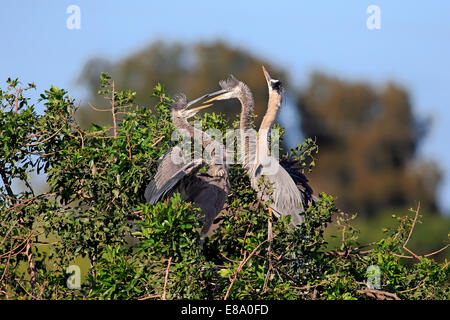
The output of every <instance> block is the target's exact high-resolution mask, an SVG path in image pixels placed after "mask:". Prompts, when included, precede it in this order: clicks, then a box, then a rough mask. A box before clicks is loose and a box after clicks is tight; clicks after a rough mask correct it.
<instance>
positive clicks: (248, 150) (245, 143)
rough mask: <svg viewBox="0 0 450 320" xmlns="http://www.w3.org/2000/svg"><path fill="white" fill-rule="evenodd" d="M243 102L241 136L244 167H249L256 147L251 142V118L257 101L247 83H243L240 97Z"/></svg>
mask: <svg viewBox="0 0 450 320" xmlns="http://www.w3.org/2000/svg"><path fill="white" fill-rule="evenodd" d="M238 99H239V102H240V103H241V117H240V137H241V150H240V152H241V157H242V161H243V165H244V167H247V166H248V164H249V161H250V154H252V153H254V152H255V148H254V147H253V144H252V143H251V140H250V139H251V133H252V132H251V129H252V125H251V118H252V115H253V110H254V107H255V103H254V100H253V95H252V92H251V91H250V89H249V88H248V87H247V85H244V84H243V85H242V88H241V94H240V95H239V97H238Z"/></svg>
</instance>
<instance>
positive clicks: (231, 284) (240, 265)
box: [223, 239, 269, 300]
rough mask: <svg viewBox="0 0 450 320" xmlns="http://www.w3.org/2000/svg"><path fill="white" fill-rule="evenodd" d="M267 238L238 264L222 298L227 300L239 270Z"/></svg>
mask: <svg viewBox="0 0 450 320" xmlns="http://www.w3.org/2000/svg"><path fill="white" fill-rule="evenodd" d="M268 240H269V239H266V240H264V241H263V242H261V243H260V244H258V245H257V246H256V248H255V249H253V251H252V252H251V253H250V255H249V256H248V257H247V258H244V260H243V261H242V262H241V263H240V264H239V266H238V268H237V269H236V272H235V273H234V276H233V279H232V280H231V283H230V286H229V287H228V290H227V293H226V294H225V298H223V300H227V298H228V295H229V294H230V290H231V288H232V287H233V284H234V282H235V281H236V278H237V275H238V274H239V273H240V272H241V270H242V268H243V267H244V265H245V264H246V263H247V262H248V260H250V258H251V257H252V256H253V255H254V254H255V253H256V251H257V250H258V248H259V247H261V246H262V245H263V244H264V243H266V242H267V241H268Z"/></svg>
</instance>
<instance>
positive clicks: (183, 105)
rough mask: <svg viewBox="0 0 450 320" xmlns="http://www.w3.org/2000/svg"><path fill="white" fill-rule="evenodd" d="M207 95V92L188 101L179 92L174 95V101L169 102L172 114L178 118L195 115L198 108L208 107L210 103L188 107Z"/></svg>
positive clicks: (187, 117)
mask: <svg viewBox="0 0 450 320" xmlns="http://www.w3.org/2000/svg"><path fill="white" fill-rule="evenodd" d="M207 97H209V95H208V94H205V95H203V96H201V97H199V98H197V99H194V100H192V101H190V102H188V101H187V98H186V95H184V94H182V93H179V94H177V95H175V97H174V102H173V103H172V104H171V107H172V114H173V115H174V116H176V117H179V118H184V119H189V118H191V117H193V116H195V115H196V114H197V113H198V112H199V111H200V110H202V109H205V108H209V107H211V106H212V104H207V105H206V104H205V105H202V106H200V107H197V108H192V109H189V107H190V106H192V105H194V104H195V103H197V102H199V101H200V100H202V99H205V98H207Z"/></svg>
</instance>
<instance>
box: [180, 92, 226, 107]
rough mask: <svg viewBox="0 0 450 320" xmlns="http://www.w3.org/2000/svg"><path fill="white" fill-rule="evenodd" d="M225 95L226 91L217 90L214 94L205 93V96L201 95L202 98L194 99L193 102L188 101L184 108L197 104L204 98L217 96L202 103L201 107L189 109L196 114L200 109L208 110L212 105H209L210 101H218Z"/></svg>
mask: <svg viewBox="0 0 450 320" xmlns="http://www.w3.org/2000/svg"><path fill="white" fill-rule="evenodd" d="M225 93H227V91H226V90H219V91H215V92H212V93H207V94H205V95H203V96H201V97H199V98H197V99H194V100H192V101H190V102H189V103H188V104H187V106H186V108H189V107H190V106H192V105H194V104H196V103H197V102H199V101H201V100H203V99H205V98H209V97H212V96H216V95H217V96H216V97H214V98H212V99H210V100H208V101H205V102H203V104H202V105H201V106H199V107H196V108H192V109H190V111H193V112H197V111H199V110H201V109H206V108H209V107H211V106H212V105H213V104H212V103H210V102H211V101H214V100H216V99H219V98H220V97H221V96H222V95H223V94H225Z"/></svg>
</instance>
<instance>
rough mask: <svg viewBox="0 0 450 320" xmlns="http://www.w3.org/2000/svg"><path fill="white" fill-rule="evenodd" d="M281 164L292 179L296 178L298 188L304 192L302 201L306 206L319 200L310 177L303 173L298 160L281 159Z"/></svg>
mask: <svg viewBox="0 0 450 320" xmlns="http://www.w3.org/2000/svg"><path fill="white" fill-rule="evenodd" d="M280 165H281V166H282V167H283V168H284V169H285V170H286V171H287V173H288V174H289V175H290V176H291V178H292V180H294V182H295V184H296V185H297V188H298V189H299V190H300V192H301V193H302V201H303V205H304V206H305V207H307V206H309V204H310V203H314V202H315V201H317V197H316V196H314V191H313V189H312V188H311V186H310V185H309V184H308V179H307V178H306V176H305V175H304V174H303V173H302V171H301V169H300V168H299V167H298V163H297V162H296V161H292V160H291V159H282V160H281V161H280Z"/></svg>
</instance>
